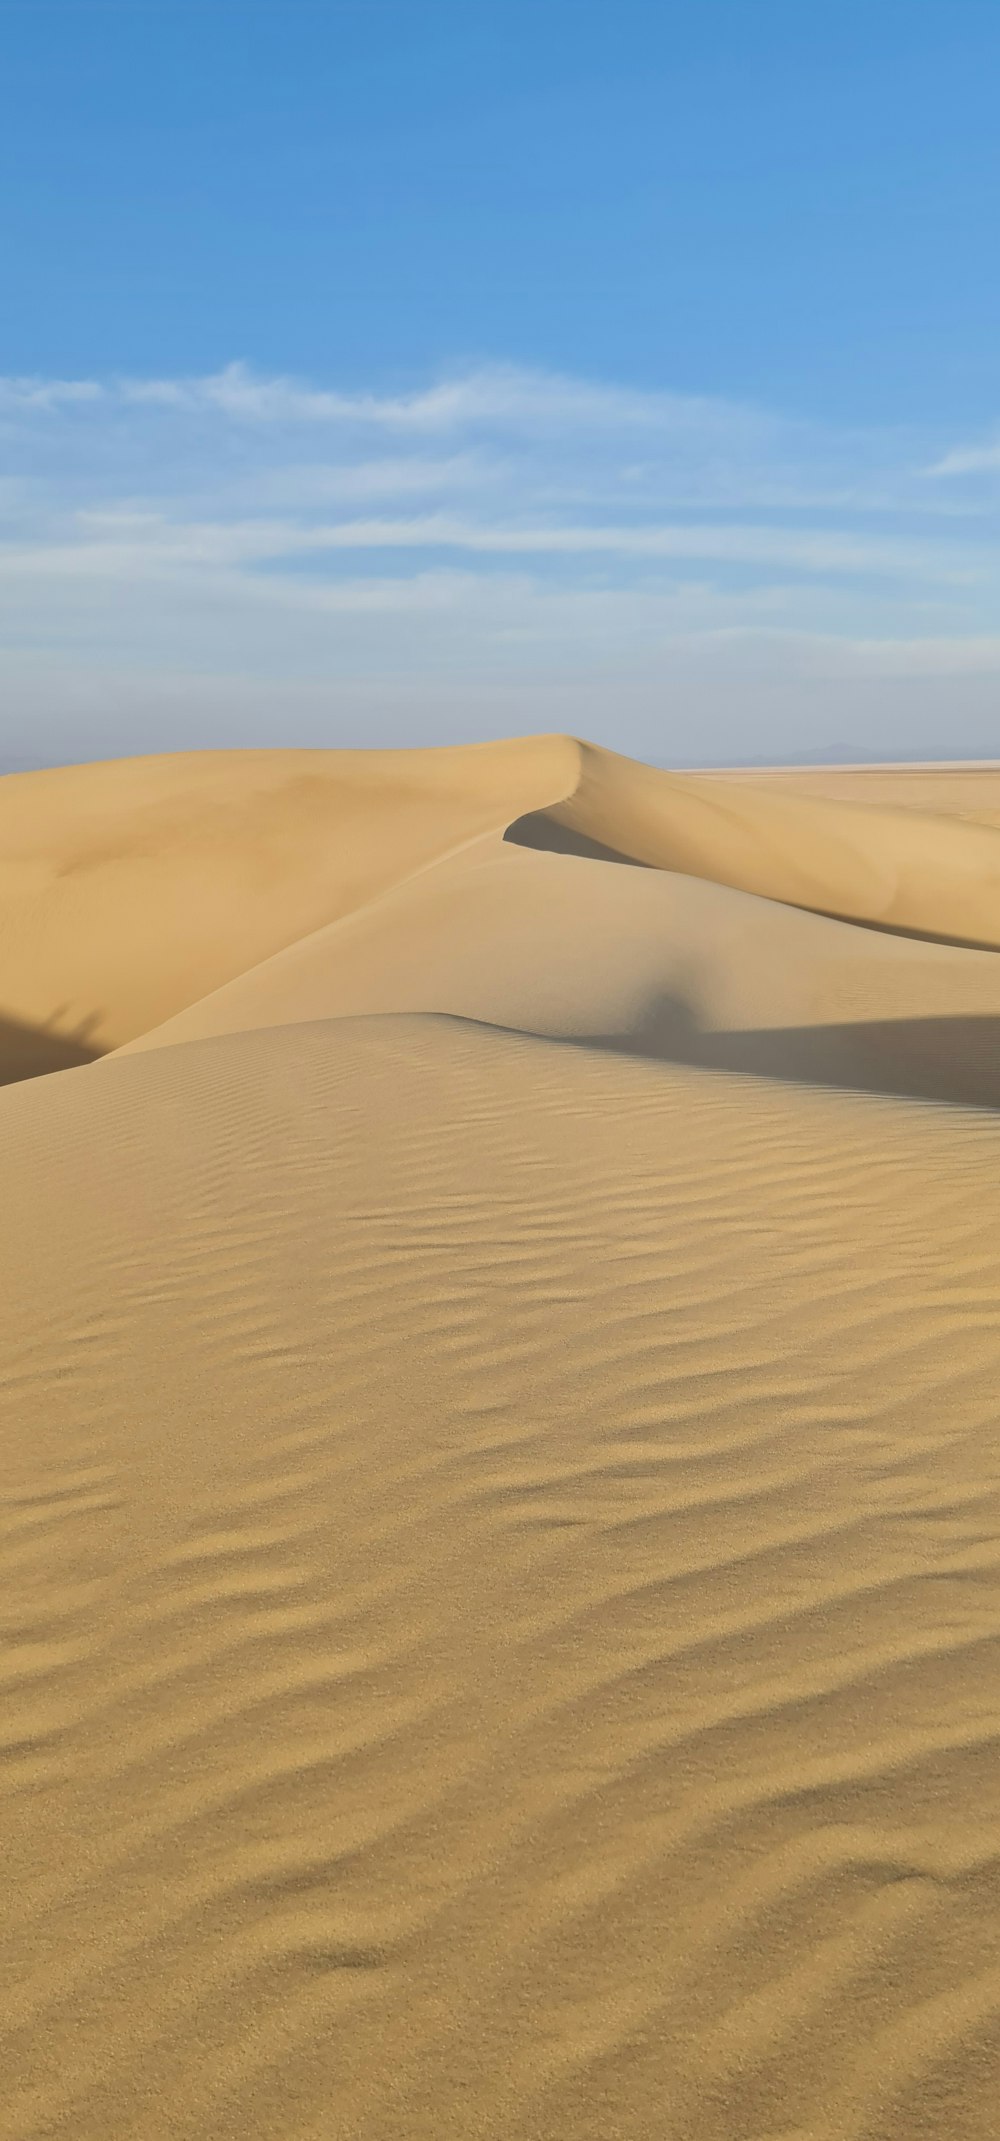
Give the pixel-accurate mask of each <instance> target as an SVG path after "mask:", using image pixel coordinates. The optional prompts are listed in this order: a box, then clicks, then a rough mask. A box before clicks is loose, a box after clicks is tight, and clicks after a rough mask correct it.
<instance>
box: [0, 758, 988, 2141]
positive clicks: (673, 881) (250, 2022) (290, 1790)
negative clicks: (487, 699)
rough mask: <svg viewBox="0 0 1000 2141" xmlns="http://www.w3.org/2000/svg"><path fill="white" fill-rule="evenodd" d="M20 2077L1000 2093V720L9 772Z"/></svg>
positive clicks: (100, 2096)
mask: <svg viewBox="0 0 1000 2141" xmlns="http://www.w3.org/2000/svg"><path fill="white" fill-rule="evenodd" d="M0 1075H2V1079H3V1081H4V1082H3V1090H2V1091H0V1210H2V1214H3V1226H2V1247H0V1388H2V1427H0V1531H2V1539H3V1571H4V1574H3V1586H2V1597H0V1673H2V1679H3V1703H2V1710H0V1797H2V1807H0V1837H2V1864H0V1885H2V1913H3V1925H4V1937H3V1941H2V1946H0V2034H2V2049H3V2056H2V2060H0V2095H2V2108H0V2135H2V2136H3V2137H4V2141H479V2137H488V2141H913V2137H926V2136H931V2137H934V2141H960V2137H961V2141H965V2137H970V2141H972V2137H975V2141H987V2137H992V2136H994V2135H995V2134H996V2132H997V2130H998V2111H997V2106H998V2104H1000V768H998V767H996V766H977V767H972V766H955V767H941V766H936V767H935V766H927V767H916V766H912V767H891V768H890V767H885V768H865V769H849V768H846V769H845V768H838V769H829V770H826V769H824V770H822V771H820V770H817V769H808V770H806V769H799V770H796V769H795V768H788V769H782V770H780V771H779V770H771V771H758V772H752V773H750V772H747V773H743V774H738V773H735V772H734V773H732V774H728V775H726V774H679V773H678V774H673V773H667V772H664V771H662V770H659V769H657V768H654V767H647V766H643V765H640V764H638V763H636V762H634V761H631V760H629V759H626V758H622V757H620V756H617V755H615V754H614V753H611V752H608V751H604V750H600V749H598V748H596V747H593V746H589V745H586V744H582V743H578V742H576V741H575V740H574V739H572V738H569V737H561V736H552V737H529V738H524V739H513V740H511V741H509V742H503V743H497V744H489V745H475V746H468V747H464V748H454V749H436V750H435V749H427V750H412V751H398V752H389V751H367V752H366V751H358V752H351V751H332V750H331V751H322V750H315V751H306V750H271V751H251V750H247V751H231V752H212V751H205V752H198V753H192V754H187V755H181V756H167V757H160V758H144V759H132V760H121V761H116V762H114V763H106V764H88V765H81V766H76V767H63V768H57V769H52V770H47V771H42V772H38V773H24V774H16V775H10V776H7V777H6V778H4V779H3V780H0Z"/></svg>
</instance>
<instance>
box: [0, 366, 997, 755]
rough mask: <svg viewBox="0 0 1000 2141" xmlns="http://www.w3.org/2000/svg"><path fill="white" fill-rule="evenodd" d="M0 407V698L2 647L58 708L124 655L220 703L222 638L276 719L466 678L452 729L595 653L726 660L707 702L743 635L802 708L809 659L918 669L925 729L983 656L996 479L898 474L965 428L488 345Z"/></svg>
mask: <svg viewBox="0 0 1000 2141" xmlns="http://www.w3.org/2000/svg"><path fill="white" fill-rule="evenodd" d="M0 419H2V422H3V428H4V444H5V464H6V470H7V473H6V475H5V479H4V483H3V485H2V487H0V516H2V524H3V540H2V541H0V610H2V613H3V638H4V644H5V649H6V653H5V655H4V657H3V662H4V665H5V666H4V669H3V671H2V674H3V675H4V676H5V677H6V682H7V698H8V703H9V704H10V705H11V707H12V708H13V712H12V714H11V716H10V717H9V718H10V719H11V720H15V721H16V719H17V708H16V703H15V702H16V699H17V694H18V693H23V691H24V690H25V689H26V688H27V687H26V685H25V681H24V680H25V679H26V678H27V677H29V676H30V677H31V678H33V679H34V680H35V681H34V682H33V683H32V686H31V694H32V698H31V703H32V706H33V707H34V708H35V709H36V711H37V708H38V707H39V705H40V704H41V699H40V698H39V693H41V697H42V699H44V690H45V689H50V690H51V693H52V698H51V705H50V715H51V719H52V721H53V722H55V723H57V722H58V718H59V713H60V707H62V708H65V707H66V706H67V705H68V704H69V703H70V701H71V700H72V701H73V703H74V704H77V703H79V704H81V705H82V704H84V703H87V704H91V703H92V701H93V692H94V691H98V685H97V683H96V682H95V681H94V680H96V679H98V678H103V679H104V680H105V685H104V686H101V687H100V688H101V689H103V688H105V686H106V688H107V690H108V691H109V692H110V694H111V699H112V700H113V701H114V704H115V705H118V704H119V698H118V696H117V695H116V693H115V692H114V691H112V689H111V685H110V683H109V682H108V679H110V678H112V677H114V676H118V675H122V674H124V673H125V671H126V670H127V671H128V674H129V675H130V676H132V677H135V676H139V677H144V678H145V679H146V685H145V686H144V687H143V689H142V690H140V691H139V693H138V699H137V701H136V703H137V704H139V703H140V702H141V703H142V704H146V703H148V704H149V705H151V706H152V705H154V704H155V705H165V704H166V703H167V701H168V700H169V701H170V703H171V704H172V705H173V704H175V703H176V698H177V694H178V693H181V692H182V688H183V679H184V678H185V677H188V678H190V679H192V683H191V689H192V690H194V691H196V692H198V693H202V694H203V696H204V703H205V705H206V706H207V705H208V704H209V701H211V703H212V704H213V705H218V704H221V703H222V700H223V699H224V698H225V690H226V689H227V688H228V687H224V680H225V679H226V678H227V677H228V678H230V680H231V682H232V690H233V695H234V696H233V700H232V703H233V705H234V706H235V705H236V703H237V697H238V692H237V681H236V680H237V679H239V678H243V679H244V680H245V677H246V674H247V671H248V668H249V669H251V670H252V672H253V675H254V677H255V679H256V685H255V690H254V692H253V693H251V694H250V695H249V698H248V699H247V704H250V703H251V702H252V704H253V705H254V706H255V707H257V708H259V707H260V705H261V704H262V700H261V693H262V692H264V691H265V689H266V692H267V693H269V694H270V699H269V703H270V704H271V706H272V707H273V708H274V710H275V711H274V722H275V740H277V738H278V737H280V735H281V734H283V733H284V729H283V726H282V720H283V717H282V714H281V712H280V709H281V707H282V706H283V705H284V703H285V698H284V694H285V688H286V686H287V688H288V690H290V691H291V690H293V689H294V692H295V693H297V694H298V700H297V703H298V704H300V705H302V706H303V707H304V706H306V705H310V706H311V705H313V704H314V700H313V698H312V697H310V694H315V695H316V698H315V703H316V704H318V703H319V702H320V700H321V699H322V695H323V693H324V692H326V693H328V694H333V695H334V697H335V698H337V699H338V703H340V702H341V701H342V698H343V694H344V693H348V694H350V695H352V703H357V704H362V703H364V704H369V703H371V704H374V703H375V701H376V700H378V703H379V704H384V705H389V704H392V705H399V706H401V705H403V704H404V703H410V704H412V706H413V707H414V708H415V709H418V710H419V709H423V710H424V712H423V714H422V715H421V719H423V718H424V717H425V716H426V714H427V711H428V709H430V710H433V708H434V707H435V706H438V705H443V704H444V703H445V701H446V700H447V699H448V694H449V693H451V694H452V695H453V703H454V705H455V706H456V707H457V706H458V704H459V701H460V699H461V695H462V694H463V693H464V694H465V700H464V703H465V705H466V707H467V710H468V712H467V720H468V722H469V723H470V724H471V726H470V728H469V733H473V732H476V730H477V725H478V727H479V729H480V730H481V726H482V723H483V722H484V721H485V720H486V714H485V712H484V711H483V709H484V708H485V707H486V706H487V704H489V705H490V706H492V707H493V708H494V709H496V708H498V707H499V706H500V705H501V703H502V704H503V705H504V706H507V707H508V711H509V716H510V725H512V726H517V727H522V728H523V727H524V726H530V725H531V722H532V720H533V719H534V718H535V717H536V713H537V714H538V715H540V716H541V718H542V719H546V718H548V715H547V714H546V712H545V709H546V708H551V707H552V706H553V705H554V704H555V703H556V702H557V701H559V700H560V699H561V696H566V695H567V694H568V695H569V696H572V693H574V692H575V693H576V695H577V697H578V698H579V699H580V703H581V705H587V704H589V703H590V695H591V694H592V692H594V691H596V690H597V681H596V680H597V679H603V683H602V684H601V689H602V690H603V691H604V692H605V693H606V695H607V704H608V705H609V706H611V705H614V706H625V705H627V704H629V703H631V704H633V705H636V706H638V705H639V704H640V703H641V704H643V705H648V704H649V703H651V695H652V696H655V692H656V689H657V688H658V687H657V681H656V680H657V678H659V679H660V680H661V683H662V685H663V688H666V685H667V681H668V680H670V679H672V680H673V683H672V684H671V687H670V688H671V689H673V688H674V687H675V686H676V687H677V688H681V687H680V685H679V684H678V679H686V682H684V684H683V688H684V690H685V691H687V692H689V693H690V695H691V703H692V707H693V708H694V709H695V712H694V715H693V718H697V707H698V706H699V705H704V706H707V705H708V704H709V702H710V701H711V703H712V704H713V705H716V704H718V706H721V705H722V697H721V695H720V696H718V698H717V699H716V698H713V697H712V694H713V692H715V689H716V685H715V683H713V684H712V685H711V688H710V687H709V684H708V683H706V679H708V678H712V679H715V680H716V683H717V682H718V680H719V678H721V676H722V674H723V671H725V675H726V678H727V680H728V681H727V687H726V688H727V691H728V692H729V699H728V702H727V703H728V705H729V709H730V711H729V714H728V716H727V717H726V718H728V720H729V722H730V727H731V728H732V729H733V730H734V733H735V730H737V729H738V727H739V723H740V721H741V720H742V718H743V713H742V711H741V709H742V708H743V707H744V699H743V697H742V696H741V692H740V688H739V676H740V673H741V665H742V673H743V674H744V675H745V676H747V677H749V676H750V675H751V674H753V675H756V676H758V677H760V676H763V675H764V674H767V675H769V676H773V677H775V678H778V677H779V676H780V678H782V679H783V680H784V682H783V683H782V685H781V690H782V691H785V690H786V689H787V691H788V692H791V690H792V686H793V680H794V679H796V678H797V679H798V688H799V689H800V692H801V706H802V708H803V715H802V718H803V720H804V721H805V722H806V723H807V724H808V723H809V722H811V721H812V720H813V719H814V718H817V717H816V713H815V709H816V707H817V706H818V705H819V704H821V703H822V691H825V690H829V691H831V692H832V691H834V690H839V691H841V692H843V693H846V694H847V695H848V696H850V695H851V694H853V693H855V692H856V691H861V690H862V689H863V690H864V691H867V692H870V693H877V692H878V691H879V690H882V691H884V693H885V694H887V695H888V696H891V694H892V693H893V692H894V691H896V690H897V689H898V691H899V692H904V691H905V690H906V689H908V688H909V687H910V686H911V685H912V687H913V689H914V691H917V690H918V689H919V692H921V693H923V694H924V695H925V697H926V699H927V704H928V705H929V704H930V703H931V698H932V697H933V694H934V692H937V693H938V694H939V700H938V704H939V708H940V719H941V722H942V725H943V727H944V729H945V730H946V731H947V732H948V733H949V734H950V733H951V732H952V731H951V724H952V723H953V717H954V705H953V702H952V701H950V700H949V696H948V691H949V688H950V686H949V684H948V680H951V684H953V685H955V687H956V689H957V688H958V684H961V689H962V690H963V691H965V690H967V691H968V692H969V693H971V694H973V697H974V696H975V693H977V692H978V691H979V689H980V686H981V685H982V688H983V689H984V690H985V689H986V682H989V680H990V679H995V676H996V661H995V649H996V645H997V639H998V634H1000V615H998V610H1000V603H998V596H997V589H998V587H1000V573H998V569H997V568H998V551H1000V528H998V527H997V525H996V521H997V517H998V513H997V506H996V505H995V504H993V505H991V503H990V498H989V495H988V493H987V492H985V491H982V490H981V491H980V494H979V495H978V497H977V498H976V500H975V502H974V503H972V502H970V503H969V504H966V503H964V502H963V501H964V500H965V497H966V493H965V492H964V491H961V490H957V491H956V489H955V488H954V487H949V486H947V485H943V486H938V485H929V484H928V483H927V481H926V471H927V470H928V468H929V467H931V466H936V467H937V468H938V469H939V470H940V471H941V472H942V473H962V472H963V471H962V469H961V468H959V466H958V462H959V461H960V460H961V459H962V456H963V455H964V456H965V458H966V460H967V461H968V465H969V468H970V470H971V468H972V466H973V462H972V459H971V458H970V457H971V456H972V455H973V453H975V454H976V455H978V456H979V458H978V459H977V460H976V461H975V467H976V468H979V467H980V466H986V465H987V463H986V461H985V460H984V459H983V456H984V455H985V454H986V453H987V452H988V451H989V452H992V449H987V448H977V449H972V448H969V449H961V450H959V449H955V450H953V451H952V452H951V453H947V452H945V453H943V454H942V451H941V442H935V441H934V440H933V439H930V438H928V437H923V438H916V437H914V436H912V435H911V434H906V435H904V434H902V433H895V432H892V431H874V430H873V431H870V432H867V433H862V432H848V431H840V432H838V431H834V430H832V429H830V428H829V427H827V428H823V427H821V426H816V425H811V426H810V425H806V424H804V423H802V422H801V421H798V420H789V419H785V418H783V417H781V416H779V415H775V414H773V413H770V412H767V411H760V410H756V409H753V408H751V407H747V406H744V405H742V404H740V403H739V402H735V401H726V400H721V399H712V398H710V397H699V396H690V395H678V394H673V393H670V392H666V391H663V392H660V391H656V392H649V391H639V390H636V389H633V388H631V387H628V386H617V385H614V384H607V383H601V382H596V383H595V382H589V381H586V380H575V379H572V378H567V377H565V376H560V375H551V374H546V373H542V372H538V371H531V370H525V369H523V368H517V367H513V366H504V365H480V366H478V367H474V368H468V369H466V370H465V371H463V372H460V373H457V374H455V375H453V376H451V377H449V378H443V379H439V380H438V381H436V382H432V383H431V384H429V385H418V386H417V387H415V388H412V389H407V390H406V391H400V392H394V393H387V392H384V391H381V390H380V391H358V390H355V389H352V390H350V391H348V390H346V389H344V390H342V389H340V388H334V387H329V386H325V385H321V386H314V385H311V384H309V383H303V382H301V381H298V380H295V379H288V378H273V377H272V378H269V377H266V376H263V375H260V374H257V373H255V372H253V371H252V370H251V369H250V368H249V367H247V366H245V365H238V364H237V365H230V366H227V367H226V368H225V369H224V370H222V371H220V372H217V373H213V374H209V375H205V376H201V377H182V378H176V379H169V378H163V379H149V380H137V379H128V378H120V379H117V380H103V379H102V380H65V379H54V380H45V379H19V380H6V381H0ZM990 465H992V463H990ZM921 471H923V473H921ZM70 676H73V677H74V678H75V679H76V682H75V683H74V684H73V686H72V688H71V687H70V685H69V684H68V683H67V682H66V679H67V678H68V677H70ZM42 677H48V678H49V679H50V684H49V685H48V686H44V687H43V685H42V684H41V683H39V681H38V680H39V679H40V678H42ZM209 677H212V678H214V679H215V680H216V681H215V684H214V685H213V686H212V689H211V691H209V689H208V686H207V685H206V682H205V679H206V678H209ZM88 678H89V679H90V680H91V682H90V683H89V684H88V681H87V680H88ZM171 679H173V680H174V681H173V683H171V681H170V680H171ZM60 680H61V681H60ZM387 680H389V681H387ZM588 680H589V681H588ZM956 680H957V683H956ZM984 680H986V682H984ZM571 681H572V690H571ZM91 685H93V691H92V690H91ZM175 687H176V689H175ZM619 687H620V689H619ZM774 688H775V690H777V689H778V686H777V684H775V687H774ZM990 688H991V689H995V683H991V684H990ZM407 691H409V693H410V695H411V697H410V700H409V701H408V702H407V701H406V693H407ZM380 693H381V695H382V696H381V698H379V694H380ZM817 693H819V697H817ZM88 694H89V697H88ZM720 694H721V686H720ZM928 695H929V696H928ZM109 703H110V702H109ZM227 703H228V702H227ZM887 703H888V700H887ZM969 703H970V704H971V703H972V699H970V701H969ZM975 703H976V704H977V705H978V704H979V701H978V699H976V701H975ZM477 709H479V711H478V712H477V711H476V710H477ZM532 709H534V710H535V712H533V711H532ZM116 718H117V717H116ZM194 718H195V717H194V715H192V719H194ZM414 718H415V719H416V718H417V716H416V713H415V716H414ZM434 718H435V719H436V716H435V717H434ZM456 718H457V716H456ZM490 718H491V719H492V718H493V717H492V716H491V717H490ZM505 718H506V717H505ZM563 718H565V717H563ZM609 718H610V717H609ZM713 718H715V717H714V716H713ZM719 718H722V716H721V715H720V716H719ZM844 718H845V720H846V718H847V717H846V715H845V717H844ZM254 720H255V721H258V715H256V714H255V716H254ZM578 725H579V724H578ZM591 725H593V724H591ZM494 726H495V722H494ZM837 726H838V729H839V730H840V731H841V732H842V731H843V727H844V723H843V722H839V723H838V724H837ZM603 733H605V734H607V735H608V737H609V740H612V741H614V740H616V735H615V732H614V730H613V728H608V727H607V726H605V729H604V731H603ZM259 734H261V730H260V727H259V726H258V727H257V728H255V729H254V730H253V732H252V734H251V733H250V732H248V737H247V740H252V735H259ZM617 740H618V741H622V740H623V738H622V737H621V735H618V737H617ZM823 740H824V739H823V737H822V736H819V737H817V736H816V735H814V734H810V733H807V732H806V731H804V732H803V737H802V741H803V743H804V744H807V743H809V742H816V741H819V742H822V741H823ZM161 741H162V739H161ZM633 741H635V742H636V746H637V747H639V740H638V739H633ZM141 744H142V739H140V742H139V743H132V744H131V745H130V746H129V747H134V748H139V747H141ZM707 747H708V746H707V742H706V744H705V746H704V748H707ZM764 747H766V739H765V745H764ZM720 748H721V749H722V750H723V752H724V751H725V750H727V749H728V748H730V746H729V745H727V744H726V743H725V742H724V741H723V742H722V743H721V744H720ZM2 749H3V731H2V728H0V752H2Z"/></svg>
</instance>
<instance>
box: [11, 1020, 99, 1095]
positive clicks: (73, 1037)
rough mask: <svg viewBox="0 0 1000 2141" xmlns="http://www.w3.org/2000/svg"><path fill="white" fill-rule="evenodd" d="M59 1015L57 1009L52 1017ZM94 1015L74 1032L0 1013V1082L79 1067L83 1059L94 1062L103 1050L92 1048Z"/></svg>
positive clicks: (83, 1061) (14, 1081) (42, 1075)
mask: <svg viewBox="0 0 1000 2141" xmlns="http://www.w3.org/2000/svg"><path fill="white" fill-rule="evenodd" d="M61 1015H62V1014H61V1013H60V1012H58V1011H57V1012H56V1013H55V1014H54V1017H55V1018H59V1017H60V1016H61ZM98 1019H99V1014H98V1013H95V1015H94V1017H93V1018H88V1019H86V1020H85V1021H84V1023H83V1025H82V1026H78V1027H77V1029H76V1031H75V1033H59V1032H57V1031H56V1028H55V1025H54V1024H53V1023H49V1024H47V1025H44V1026H26V1025H24V1024H23V1023H22V1022H21V1020H20V1019H15V1018H9V1017H7V1016H0V1085H18V1084H19V1083H20V1082H21V1080H22V1079H24V1078H44V1077H45V1076H46V1075H47V1074H48V1072H49V1071H61V1070H79V1068H80V1066H81V1064H83V1063H96V1062H97V1060H98V1057H100V1056H102V1055H104V1054H105V1052H106V1051H105V1050H104V1049H103V1048H94V1047H93V1046H92V1043H91V1041H90V1038H89V1036H90V1035H91V1033H92V1032H93V1030H94V1028H95V1026H96V1025H97V1024H98Z"/></svg>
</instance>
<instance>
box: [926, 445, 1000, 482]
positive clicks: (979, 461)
mask: <svg viewBox="0 0 1000 2141" xmlns="http://www.w3.org/2000/svg"><path fill="white" fill-rule="evenodd" d="M994 469H996V470H1000V438H994V439H985V440H983V441H982V443H981V444H979V445H978V446H954V447H952V449H951V451H950V453H946V454H944V455H942V458H941V460H940V461H935V462H933V463H932V465H931V467H930V468H929V469H928V470H927V474H928V475H929V476H978V475H984V474H987V473H989V472H991V471H992V470H994Z"/></svg>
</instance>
